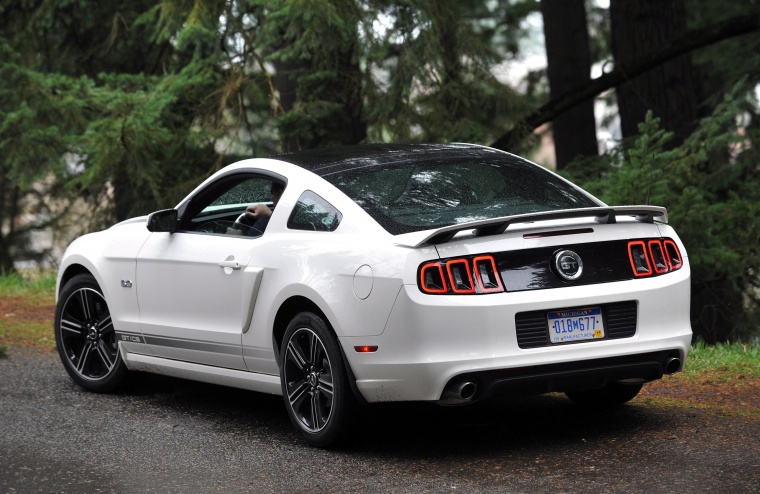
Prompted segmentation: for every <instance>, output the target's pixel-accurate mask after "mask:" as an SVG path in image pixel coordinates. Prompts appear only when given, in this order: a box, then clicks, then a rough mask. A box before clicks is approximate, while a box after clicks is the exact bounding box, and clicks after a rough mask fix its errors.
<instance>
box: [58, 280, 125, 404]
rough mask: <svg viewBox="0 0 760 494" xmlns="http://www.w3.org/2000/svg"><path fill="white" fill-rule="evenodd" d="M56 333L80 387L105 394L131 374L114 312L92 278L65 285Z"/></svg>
mask: <svg viewBox="0 0 760 494" xmlns="http://www.w3.org/2000/svg"><path fill="white" fill-rule="evenodd" d="M54 329H55V343H56V346H57V347H58V354H59V355H60V357H61V361H62V362H63V367H64V368H65V369H66V372H68V373H69V376H71V378H72V379H73V380H74V382H76V383H77V384H78V385H79V386H81V387H82V388H84V389H86V390H89V391H95V392H99V393H105V392H108V391H113V390H114V389H116V388H117V387H118V386H120V385H121V384H122V383H123V382H124V380H125V378H126V376H127V373H128V370H127V367H126V365H125V364H124V362H123V361H122V359H121V354H120V353H119V346H118V343H117V340H116V331H115V330H114V327H113V322H112V321H111V312H110V311H109V310H108V304H107V303H106V299H105V297H103V291H102V290H101V289H100V286H99V285H98V282H97V281H96V280H95V278H94V277H93V276H92V275H90V274H79V275H76V276H74V277H73V278H71V279H70V280H69V281H68V282H67V283H66V284H65V285H64V287H63V289H62V290H61V294H60V297H59V298H58V304H57V305H56V309H55V328H54Z"/></svg>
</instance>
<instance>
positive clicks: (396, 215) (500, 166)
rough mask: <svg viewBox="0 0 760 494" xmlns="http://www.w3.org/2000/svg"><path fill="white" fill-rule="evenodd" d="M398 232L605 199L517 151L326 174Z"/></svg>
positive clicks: (593, 203)
mask: <svg viewBox="0 0 760 494" xmlns="http://www.w3.org/2000/svg"><path fill="white" fill-rule="evenodd" d="M322 176H323V177H324V178H325V179H327V180H328V181H330V182H331V183H333V184H334V185H335V186H337V187H338V188H339V189H341V190H342V191H343V192H344V193H345V194H346V195H348V196H349V197H351V199H353V200H354V201H355V202H356V203H357V204H359V205H360V206H361V207H362V208H364V210H365V211H367V212H368V213H369V214H370V215H371V216H372V217H373V218H374V219H375V220H376V221H377V222H378V223H380V225H382V226H383V228H385V229H386V230H387V231H388V232H390V233H391V234H394V235H399V234H402V233H409V232H415V231H421V230H430V229H434V228H440V227H443V226H448V225H455V224H459V223H466V222H469V221H476V220H485V219H490V218H498V217H501V216H511V215H515V214H524V213H535V212H541V211H553V210H559V209H576V208H584V207H595V206H599V205H600V204H599V203H597V202H596V201H594V200H593V199H592V198H590V197H589V196H587V195H586V194H584V193H583V192H581V191H580V190H578V189H576V188H575V187H573V186H572V185H570V184H568V183H567V182H565V181H564V180H562V179H561V178H559V177H557V176H556V175H554V174H552V173H550V172H548V171H547V170H545V169H543V168H541V167H540V166H537V165H534V164H532V163H530V162H528V161H525V160H523V159H521V158H518V157H517V156H513V155H509V154H503V155H502V154H499V155H497V156H494V155H490V156H471V157H463V156H461V155H460V156H457V157H456V158H443V159H440V158H439V159H430V160H426V161H415V162H414V163H408V162H404V163H399V162H396V163H384V164H374V165H371V166H364V167H356V168H350V169H343V170H340V171H334V172H328V173H325V174H323V175H322Z"/></svg>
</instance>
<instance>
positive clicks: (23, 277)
mask: <svg viewBox="0 0 760 494" xmlns="http://www.w3.org/2000/svg"><path fill="white" fill-rule="evenodd" d="M55 280H56V277H55V273H54V272H52V271H30V272H28V273H26V274H20V273H17V272H15V273H11V274H3V275H0V296H16V297H20V296H24V297H26V296H38V297H44V298H50V297H53V298H54V297H55Z"/></svg>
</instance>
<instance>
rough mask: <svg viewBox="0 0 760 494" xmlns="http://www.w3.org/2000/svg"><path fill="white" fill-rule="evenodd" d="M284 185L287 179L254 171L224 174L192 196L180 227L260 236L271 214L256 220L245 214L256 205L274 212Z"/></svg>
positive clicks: (182, 229)
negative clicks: (279, 178)
mask: <svg viewBox="0 0 760 494" xmlns="http://www.w3.org/2000/svg"><path fill="white" fill-rule="evenodd" d="M284 187H285V184H284V182H282V181H280V180H277V179H276V178H275V177H271V176H262V175H254V174H252V173H238V174H231V175H227V176H223V177H221V178H220V179H218V180H216V181H215V182H213V183H210V184H208V185H207V186H206V187H205V188H204V189H202V190H200V191H199V192H198V193H197V194H196V195H195V196H194V197H193V198H192V200H191V201H190V203H189V204H188V205H187V208H186V209H185V211H184V212H183V213H182V218H181V219H180V227H179V229H180V230H181V231H189V232H195V233H212V234H223V235H244V236H247V237H256V236H260V235H261V234H262V233H263V232H264V229H265V228H266V224H267V221H268V219H269V216H268V215H266V218H263V217H262V218H260V219H259V220H256V221H255V222H254V221H251V220H249V219H248V218H246V217H244V216H243V214H244V213H245V211H246V208H247V207H248V206H250V205H253V204H261V205H263V206H266V208H265V210H266V211H268V212H270V214H271V211H272V210H274V207H275V204H276V202H277V200H278V199H279V197H280V195H281V194H282V191H283V189H284ZM256 223H258V224H256Z"/></svg>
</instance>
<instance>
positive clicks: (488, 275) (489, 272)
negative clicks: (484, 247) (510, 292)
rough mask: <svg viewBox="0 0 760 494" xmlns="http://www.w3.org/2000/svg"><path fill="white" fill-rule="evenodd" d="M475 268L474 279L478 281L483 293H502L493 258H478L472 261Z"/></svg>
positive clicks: (502, 287) (502, 288) (502, 289)
mask: <svg viewBox="0 0 760 494" xmlns="http://www.w3.org/2000/svg"><path fill="white" fill-rule="evenodd" d="M472 264H473V266H474V267H475V279H476V280H477V281H478V284H479V285H480V288H481V289H482V290H483V293H494V292H503V291H504V286H503V285H502V284H501V276H499V270H498V269H496V261H495V260H494V258H493V256H479V257H476V258H475V259H473V260H472Z"/></svg>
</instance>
